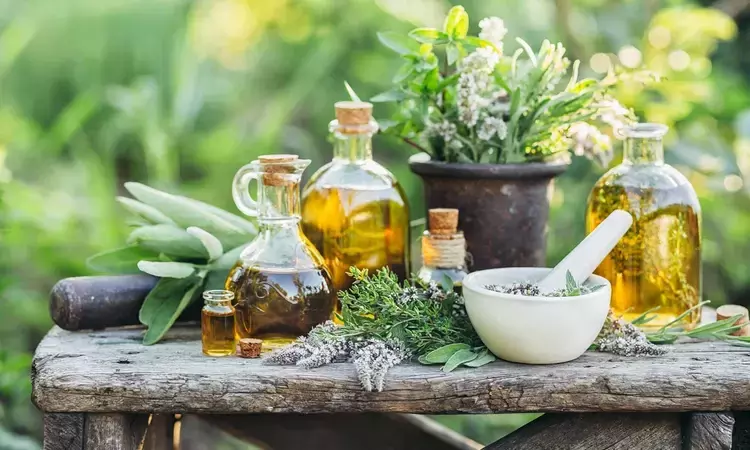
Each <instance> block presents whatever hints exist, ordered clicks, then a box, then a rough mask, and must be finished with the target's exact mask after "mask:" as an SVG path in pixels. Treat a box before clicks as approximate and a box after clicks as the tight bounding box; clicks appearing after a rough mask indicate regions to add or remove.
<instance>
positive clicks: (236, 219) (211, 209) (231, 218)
mask: <svg viewBox="0 0 750 450" xmlns="http://www.w3.org/2000/svg"><path fill="white" fill-rule="evenodd" d="M175 197H178V198H181V199H182V200H184V201H186V202H188V203H190V204H192V205H194V206H195V207H196V208H200V209H202V210H204V211H206V212H207V213H211V214H213V215H215V216H217V217H220V218H222V219H224V220H226V221H227V222H229V223H231V224H232V225H234V226H235V227H237V228H239V229H241V230H242V231H244V233H245V236H244V238H245V239H247V240H248V242H249V241H250V240H252V238H253V237H255V235H256V234H258V227H256V226H255V224H254V223H253V222H251V221H249V220H247V219H244V218H242V217H240V216H238V215H235V214H232V213H230V212H229V211H225V210H223V209H221V208H217V207H216V206H214V205H209V204H208V203H204V202H202V201H200V200H195V199H193V198H190V197H182V196H179V195H176V196H175Z"/></svg>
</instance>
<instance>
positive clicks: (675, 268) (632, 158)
mask: <svg viewBox="0 0 750 450" xmlns="http://www.w3.org/2000/svg"><path fill="white" fill-rule="evenodd" d="M666 132H667V127H666V126H665V125H659V124H649V123H642V124H637V125H634V126H632V127H630V128H628V129H626V130H624V133H625V153H624V156H623V162H622V164H621V165H619V166H617V167H615V168H613V169H611V170H610V171H609V172H607V173H606V174H604V176H602V177H601V178H600V179H599V181H598V182H597V183H596V185H595V186H594V189H593V190H592V191H591V194H590V196H589V199H588V207H587V211H586V229H587V231H588V232H591V231H592V230H593V229H594V228H596V226H597V225H599V223H600V222H601V221H603V220H604V219H605V218H606V217H607V216H608V215H609V214H610V213H611V212H612V211H614V210H616V209H624V210H626V211H629V212H630V213H631V214H632V215H633V219H634V222H633V226H632V227H631V228H630V230H629V231H628V232H627V234H626V235H625V236H624V237H623V238H622V239H621V240H620V242H619V243H618V244H617V246H616V247H615V248H614V250H612V252H611V253H610V254H609V256H607V258H606V259H605V260H604V261H603V262H602V264H601V265H600V266H599V267H598V268H597V270H596V273H597V274H599V275H601V276H603V277H605V278H607V279H608V280H609V281H610V283H612V303H611V305H612V309H613V310H614V311H615V313H617V314H618V315H619V314H621V315H623V316H624V318H625V319H633V318H635V317H637V316H639V315H641V314H642V313H644V312H645V311H648V310H649V309H652V308H655V307H658V309H657V310H656V311H654V313H653V314H654V316H655V318H654V320H652V321H650V322H648V323H646V324H645V325H643V326H644V327H646V328H658V327H661V326H663V325H665V324H667V323H669V322H672V321H673V320H675V319H676V318H677V317H678V316H679V315H680V314H682V313H683V312H685V311H687V310H688V309H690V308H691V307H693V306H695V305H697V304H698V303H699V302H700V298H701V220H700V214H701V209H700V204H699V203H698V197H697V195H696V193H695V190H694V189H693V187H692V186H691V185H690V183H689V182H688V180H687V179H686V178H685V176H683V175H682V174H681V173H680V172H678V171H677V170H676V169H674V168H673V167H672V166H670V165H668V164H665V163H664V150H663V145H662V138H663V137H664V135H665V134H666ZM699 321H700V310H699V309H698V310H695V311H693V312H692V313H691V314H689V315H688V316H687V317H685V318H684V319H682V320H681V321H680V323H678V324H676V325H683V326H685V327H688V328H690V327H694V326H695V325H696V324H697V323H698V322H699Z"/></svg>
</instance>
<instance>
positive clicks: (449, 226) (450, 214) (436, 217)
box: [427, 208, 458, 236]
mask: <svg viewBox="0 0 750 450" xmlns="http://www.w3.org/2000/svg"><path fill="white" fill-rule="evenodd" d="M427 215H428V219H429V230H430V234H431V235H434V236H451V235H454V234H456V232H457V231H458V210H457V209H453V208H433V209H431V210H429V211H428V212H427Z"/></svg>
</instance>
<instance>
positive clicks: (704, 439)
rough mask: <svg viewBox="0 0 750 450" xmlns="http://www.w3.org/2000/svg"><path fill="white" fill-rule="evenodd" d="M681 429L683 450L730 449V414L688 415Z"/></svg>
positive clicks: (731, 422) (731, 425)
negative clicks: (683, 436) (683, 440)
mask: <svg viewBox="0 0 750 450" xmlns="http://www.w3.org/2000/svg"><path fill="white" fill-rule="evenodd" d="M688 416H689V417H688V420H687V422H686V423H685V425H684V426H685V427H686V428H687V429H683V434H684V435H685V445H684V447H683V450H730V448H731V447H732V427H733V425H734V417H733V416H732V414H731V413H693V414H688Z"/></svg>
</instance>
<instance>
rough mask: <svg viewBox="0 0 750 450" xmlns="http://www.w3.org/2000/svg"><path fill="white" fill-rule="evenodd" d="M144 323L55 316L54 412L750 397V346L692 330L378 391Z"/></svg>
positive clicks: (667, 405)
mask: <svg viewBox="0 0 750 450" xmlns="http://www.w3.org/2000/svg"><path fill="white" fill-rule="evenodd" d="M141 333H142V331H139V330H132V329H131V330H111V331H110V330H108V331H102V332H94V333H83V332H67V331H63V330H61V329H59V328H54V329H53V330H52V331H51V332H50V333H49V334H48V336H47V337H46V338H45V339H44V340H43V341H42V343H41V344H40V345H39V348H38V349H37V352H36V355H35V357H34V363H33V367H32V379H33V388H34V390H33V399H34V401H35V403H36V404H37V406H38V407H39V408H40V409H42V410H43V411H47V412H87V411H92V412H117V411H124V412H164V413H175V412H185V413H198V414H200V413H228V414H235V413H265V412H274V413H281V412H286V413H297V412H299V413H335V412H406V413H418V414H427V413H492V412H495V413H502V412H587V411H591V412H600V411H612V412H617V411H643V412H666V411H703V412H708V411H729V410H747V409H750V389H748V386H750V349H748V348H744V347H734V346H730V345H728V344H725V343H711V342H689V343H684V344H680V345H677V346H674V350H673V351H672V352H671V353H670V354H668V355H665V356H660V357H656V358H623V357H617V356H613V355H610V354H605V353H593V352H589V353H586V354H585V355H583V356H582V357H580V358H579V359H577V360H576V361H573V362H570V363H566V364H558V365H551V366H528V365H520V364H513V363H508V362H504V361H498V362H495V363H492V364H489V365H487V366H485V367H481V368H478V369H458V370H455V371H453V372H451V373H444V372H441V371H440V370H439V369H438V368H436V367H432V366H421V365H419V364H404V365H401V366H398V367H396V368H394V369H393V370H392V371H391V373H390V374H389V376H388V381H387V383H386V386H385V391H384V392H381V393H366V392H363V391H362V388H361V387H360V385H359V382H358V381H357V378H356V374H355V371H354V368H353V366H352V365H351V364H333V365H330V366H326V367H321V368H318V369H313V370H305V369H302V368H298V367H278V366H266V365H263V364H262V363H261V361H259V360H252V359H250V360H249V359H240V358H234V357H228V358H216V359H211V360H209V359H207V358H206V357H205V356H203V355H202V354H201V351H200V343H199V341H198V340H197V338H198V330H197V329H194V328H187V327H177V328H175V329H174V330H172V331H170V333H169V335H168V338H167V339H166V341H165V342H163V343H160V344H157V345H154V346H149V347H145V346H143V345H141V344H140V339H141Z"/></svg>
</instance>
